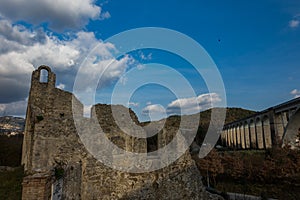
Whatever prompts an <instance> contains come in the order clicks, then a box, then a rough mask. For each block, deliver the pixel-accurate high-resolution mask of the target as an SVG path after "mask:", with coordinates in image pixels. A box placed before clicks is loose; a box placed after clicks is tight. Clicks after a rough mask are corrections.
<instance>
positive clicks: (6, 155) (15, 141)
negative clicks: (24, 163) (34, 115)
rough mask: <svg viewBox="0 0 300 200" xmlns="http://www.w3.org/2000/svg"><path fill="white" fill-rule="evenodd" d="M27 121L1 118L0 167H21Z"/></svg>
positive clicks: (10, 117)
mask: <svg viewBox="0 0 300 200" xmlns="http://www.w3.org/2000/svg"><path fill="white" fill-rule="evenodd" d="M24 127H25V119H23V118H21V117H12V116H5V117H0V166H11V167H15V166H19V165H21V155H22V143H23V133H24Z"/></svg>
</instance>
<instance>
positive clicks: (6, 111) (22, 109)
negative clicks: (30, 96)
mask: <svg viewBox="0 0 300 200" xmlns="http://www.w3.org/2000/svg"><path fill="white" fill-rule="evenodd" d="M26 108H27V99H26V100H23V101H17V102H13V103H7V104H0V116H8V115H14V116H22V117H23V116H25V113H26Z"/></svg>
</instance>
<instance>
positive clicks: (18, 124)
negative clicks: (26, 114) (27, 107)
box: [0, 116, 25, 136]
mask: <svg viewBox="0 0 300 200" xmlns="http://www.w3.org/2000/svg"><path fill="white" fill-rule="evenodd" d="M24 128H25V119H24V118H21V117H12V116H4V117H0V135H8V136H11V135H17V134H23V132H24Z"/></svg>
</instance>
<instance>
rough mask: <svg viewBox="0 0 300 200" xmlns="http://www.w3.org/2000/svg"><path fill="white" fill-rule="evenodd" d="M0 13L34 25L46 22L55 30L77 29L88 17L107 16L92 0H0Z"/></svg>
mask: <svg viewBox="0 0 300 200" xmlns="http://www.w3.org/2000/svg"><path fill="white" fill-rule="evenodd" d="M0 4H1V7H0V13H1V15H2V16H3V17H5V18H9V19H12V20H14V21H19V20H22V21H26V22H29V23H32V24H35V25H39V24H41V23H48V24H49V27H50V28H51V29H53V30H56V31H62V30H65V29H78V28H81V27H83V26H84V25H86V24H87V23H88V21H89V20H90V19H92V20H96V19H105V18H109V17H110V14H109V13H108V12H104V13H102V14H101V7H100V6H98V5H96V4H95V1H93V0H72V1H70V0H26V1H24V0H9V1H7V0H0Z"/></svg>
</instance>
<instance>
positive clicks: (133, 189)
mask: <svg viewBox="0 0 300 200" xmlns="http://www.w3.org/2000/svg"><path fill="white" fill-rule="evenodd" d="M42 70H46V73H47V80H46V81H45V82H43V81H41V79H40V78H41V77H40V76H41V71H42ZM55 80H56V76H55V74H54V73H53V72H52V71H51V69H50V68H49V67H47V66H40V67H39V68H38V69H37V70H35V71H34V72H33V73H32V81H31V88H30V94H29V99H28V107H27V114H26V125H25V135H24V142H23V154H22V163H23V164H24V170H25V177H24V179H23V183H22V187H23V190H22V199H23V200H36V199H43V200H44V199H45V200H46V199H76V200H77V199H83V200H86V199H87V200H89V199H91V200H92V199H211V198H213V197H211V195H210V194H208V193H206V192H205V189H204V187H203V185H202V183H201V176H200V174H199V171H198V169H197V168H196V165H195V163H194V161H193V160H192V159H191V157H190V155H189V153H188V152H185V153H184V154H183V155H182V156H181V157H180V158H179V159H178V160H176V161H175V162H173V163H172V164H171V165H169V166H167V167H165V168H163V169H159V170H156V171H152V172H149V173H130V172H124V171H121V170H117V169H113V168H111V167H108V166H106V165H104V164H103V163H102V162H100V161H99V160H97V159H96V158H95V157H93V155H91V154H90V153H89V151H88V150H87V149H86V148H85V146H84V145H83V143H82V141H81V139H80V137H79V135H78V134H77V130H76V126H75V124H74V119H73V117H74V115H78V116H79V117H81V118H82V120H83V122H82V123H83V124H84V125H87V126H88V127H92V126H90V125H91V124H93V123H95V119H96V121H97V123H99V124H100V125H101V127H102V131H103V132H104V133H105V135H106V136H107V138H109V139H110V140H111V141H113V143H115V144H116V145H118V146H119V147H120V148H122V149H126V150H127V151H131V152H147V151H151V149H156V148H160V146H163V145H164V144H165V143H167V142H168V140H170V137H171V135H172V134H170V132H168V131H167V130H166V129H165V128H164V129H163V130H162V131H160V133H159V134H158V135H157V136H156V139H155V140H152V141H150V140H148V143H147V139H146V138H144V139H143V138H140V139H137V138H134V137H132V136H128V135H126V134H124V133H123V132H122V131H121V130H120V129H119V128H118V126H117V125H116V124H115V123H114V121H113V119H112V115H111V108H112V107H114V108H116V109H117V110H119V112H121V113H122V112H128V109H127V108H125V107H123V106H117V105H116V106H109V105H103V104H97V105H95V106H93V108H92V110H93V113H94V116H92V117H91V118H84V117H83V105H82V104H81V103H80V102H79V100H77V99H76V97H74V95H73V94H72V93H70V92H67V91H63V90H61V89H58V88H56V87H55ZM72 101H73V107H74V106H75V108H76V113H74V112H72ZM130 115H131V118H132V120H133V121H132V122H128V119H124V122H125V123H124V124H126V125H127V128H128V129H131V128H132V127H134V125H133V124H132V123H135V125H139V122H138V120H137V117H136V116H135V114H134V113H133V112H132V111H131V110H130ZM129 121H131V120H129ZM93 131H95V130H92V129H91V130H90V132H89V131H88V132H87V133H86V134H87V135H93V134H94V132H93ZM91 137H92V136H91ZM95 140H97V138H95ZM100 143H101V141H100ZM150 143H151V145H152V146H151V145H150ZM98 148H99V151H106V147H105V146H101V145H99V146H98ZM107 153H109V154H110V155H111V156H112V158H113V159H115V158H116V162H119V161H118V160H117V157H118V155H117V154H118V152H107ZM114 161H115V160H114ZM123 162H126V160H123ZM158 162H160V160H158Z"/></svg>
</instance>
